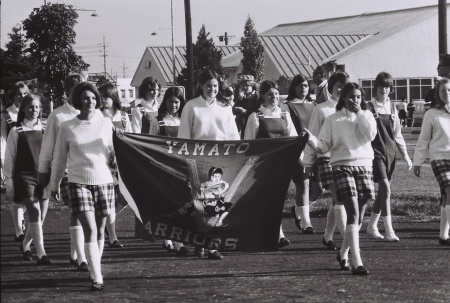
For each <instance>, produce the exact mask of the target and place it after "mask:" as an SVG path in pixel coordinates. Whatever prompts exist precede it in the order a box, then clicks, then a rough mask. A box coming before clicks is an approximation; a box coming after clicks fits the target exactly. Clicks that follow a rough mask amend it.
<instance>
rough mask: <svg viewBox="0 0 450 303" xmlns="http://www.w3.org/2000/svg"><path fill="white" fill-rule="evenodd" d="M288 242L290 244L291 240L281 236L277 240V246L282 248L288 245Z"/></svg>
mask: <svg viewBox="0 0 450 303" xmlns="http://www.w3.org/2000/svg"><path fill="white" fill-rule="evenodd" d="M289 244H291V241H289V240H288V239H286V238H281V239H280V240H279V241H278V248H282V247H285V246H288V245H289Z"/></svg>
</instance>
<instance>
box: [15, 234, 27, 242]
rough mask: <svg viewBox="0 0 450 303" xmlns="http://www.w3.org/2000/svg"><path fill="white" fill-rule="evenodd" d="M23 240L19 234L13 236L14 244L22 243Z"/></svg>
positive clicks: (22, 235)
mask: <svg viewBox="0 0 450 303" xmlns="http://www.w3.org/2000/svg"><path fill="white" fill-rule="evenodd" d="M23 239H25V235H24V234H20V235H18V236H14V241H15V242H23Z"/></svg>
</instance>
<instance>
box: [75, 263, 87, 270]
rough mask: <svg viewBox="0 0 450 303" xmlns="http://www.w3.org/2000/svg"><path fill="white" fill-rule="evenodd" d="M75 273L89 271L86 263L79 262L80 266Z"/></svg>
mask: <svg viewBox="0 0 450 303" xmlns="http://www.w3.org/2000/svg"><path fill="white" fill-rule="evenodd" d="M77 271H84V272H87V271H89V266H88V264H87V263H86V262H81V264H80V265H78V266H77Z"/></svg>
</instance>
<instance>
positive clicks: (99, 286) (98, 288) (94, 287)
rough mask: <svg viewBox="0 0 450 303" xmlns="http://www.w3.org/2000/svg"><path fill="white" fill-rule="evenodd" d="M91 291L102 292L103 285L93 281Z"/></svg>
mask: <svg viewBox="0 0 450 303" xmlns="http://www.w3.org/2000/svg"><path fill="white" fill-rule="evenodd" d="M91 290H92V291H101V290H103V283H99V282H93V281H92V284H91Z"/></svg>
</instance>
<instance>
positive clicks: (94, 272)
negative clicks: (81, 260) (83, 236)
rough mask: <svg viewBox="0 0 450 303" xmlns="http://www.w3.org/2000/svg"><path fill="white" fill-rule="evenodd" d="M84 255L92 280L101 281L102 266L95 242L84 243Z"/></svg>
mask: <svg viewBox="0 0 450 303" xmlns="http://www.w3.org/2000/svg"><path fill="white" fill-rule="evenodd" d="M85 247H86V256H87V259H88V263H89V273H90V276H91V278H92V279H94V282H98V283H103V276H102V267H101V263H100V262H101V260H100V259H101V258H100V252H99V250H98V243H97V242H88V243H85Z"/></svg>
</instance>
